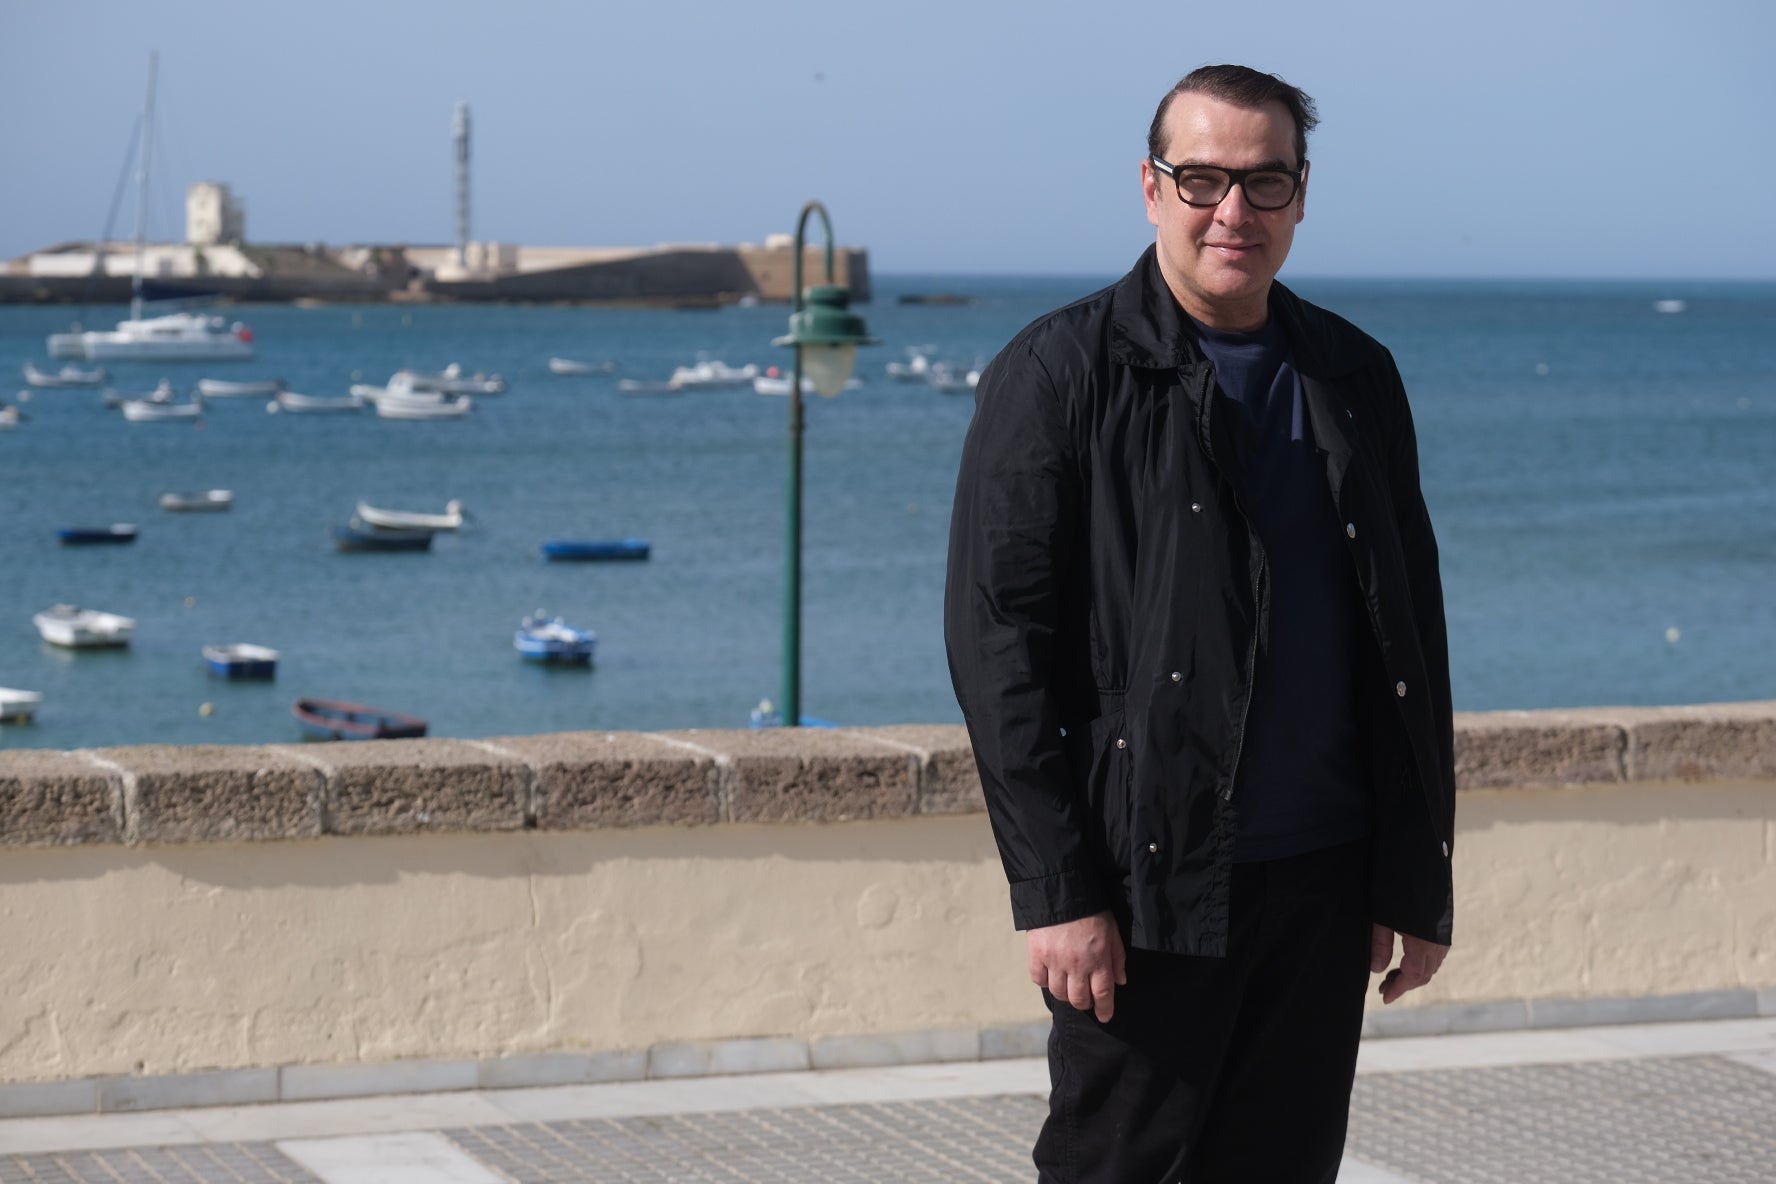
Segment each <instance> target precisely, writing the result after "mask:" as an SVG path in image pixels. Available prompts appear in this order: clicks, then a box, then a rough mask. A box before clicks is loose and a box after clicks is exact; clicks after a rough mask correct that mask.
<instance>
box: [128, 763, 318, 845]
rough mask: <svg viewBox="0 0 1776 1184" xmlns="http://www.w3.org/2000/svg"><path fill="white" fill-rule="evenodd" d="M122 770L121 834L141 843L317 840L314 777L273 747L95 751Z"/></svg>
mask: <svg viewBox="0 0 1776 1184" xmlns="http://www.w3.org/2000/svg"><path fill="white" fill-rule="evenodd" d="M93 755H94V756H96V757H98V758H100V759H101V760H105V761H109V762H110V763H112V764H114V765H116V766H118V767H119V768H121V769H123V770H124V774H125V777H124V796H123V809H124V833H125V834H126V835H127V836H128V838H129V839H130V840H131V841H133V842H139V843H204V842H232V841H235V840H243V839H298V838H315V837H317V836H319V835H320V833H321V788H322V782H321V777H320V774H318V773H317V772H316V771H315V770H314V769H313V768H311V767H310V766H308V765H306V764H304V763H302V762H301V761H299V760H295V759H293V758H291V757H290V756H288V755H286V754H284V753H281V752H278V751H276V750H275V749H271V748H257V747H251V746H238V747H237V746H228V747H224V746H220V745H190V746H185V745H170V744H151V745H144V746H142V747H137V748H100V749H95V750H94V751H93Z"/></svg>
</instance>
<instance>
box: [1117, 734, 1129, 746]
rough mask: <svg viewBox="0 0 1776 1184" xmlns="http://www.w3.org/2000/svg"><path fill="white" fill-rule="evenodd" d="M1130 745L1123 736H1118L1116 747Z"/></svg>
mask: <svg viewBox="0 0 1776 1184" xmlns="http://www.w3.org/2000/svg"><path fill="white" fill-rule="evenodd" d="M1128 746H1129V742H1128V741H1127V740H1124V739H1123V738H1122V737H1121V736H1118V737H1117V738H1116V747H1118V748H1127V747H1128Z"/></svg>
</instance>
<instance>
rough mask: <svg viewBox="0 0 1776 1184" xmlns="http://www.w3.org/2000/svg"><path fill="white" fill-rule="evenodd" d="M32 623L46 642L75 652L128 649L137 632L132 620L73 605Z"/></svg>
mask: <svg viewBox="0 0 1776 1184" xmlns="http://www.w3.org/2000/svg"><path fill="white" fill-rule="evenodd" d="M31 623H32V624H33V625H35V626H37V632H38V634H40V635H41V636H42V638H43V640H44V641H47V642H49V643H50V644H51V645H62V646H68V647H70V648H72V649H99V648H103V647H106V646H121V645H128V644H129V643H130V638H131V637H133V636H134V635H135V632H136V622H135V620H134V619H133V618H131V617H123V616H119V615H117V614H116V613H102V612H98V611H97V610H95V609H90V608H77V607H75V606H74V605H71V604H58V605H56V606H55V607H54V608H50V609H45V610H44V611H43V612H40V613H38V614H37V615H36V616H34V617H32V618H31Z"/></svg>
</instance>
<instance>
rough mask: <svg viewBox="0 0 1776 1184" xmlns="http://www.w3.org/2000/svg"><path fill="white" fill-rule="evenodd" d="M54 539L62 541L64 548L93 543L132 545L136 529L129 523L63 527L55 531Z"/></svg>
mask: <svg viewBox="0 0 1776 1184" xmlns="http://www.w3.org/2000/svg"><path fill="white" fill-rule="evenodd" d="M56 538H58V539H60V540H62V546H64V547H84V546H89V545H91V544H94V543H133V542H135V541H136V528H135V525H134V524H133V523H129V522H113V523H112V524H111V525H110V526H64V527H62V528H61V529H60V530H58V531H56Z"/></svg>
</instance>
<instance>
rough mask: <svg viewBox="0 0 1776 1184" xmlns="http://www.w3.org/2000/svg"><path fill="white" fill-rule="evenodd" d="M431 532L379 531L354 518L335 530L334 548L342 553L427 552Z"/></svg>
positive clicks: (429, 545)
mask: <svg viewBox="0 0 1776 1184" xmlns="http://www.w3.org/2000/svg"><path fill="white" fill-rule="evenodd" d="M432 533H433V532H431V531H429V530H379V529H377V528H376V527H373V526H371V525H370V524H369V523H367V522H364V521H363V520H362V519H359V518H353V519H352V520H351V521H350V522H349V523H347V524H346V525H344V526H335V527H334V528H333V546H334V547H335V548H337V549H338V550H341V551H426V550H430V549H431V545H432Z"/></svg>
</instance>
